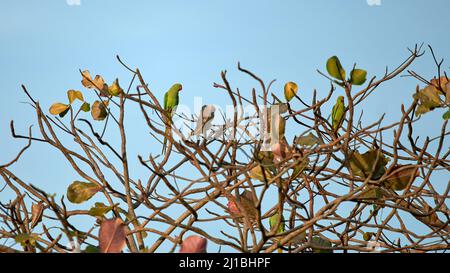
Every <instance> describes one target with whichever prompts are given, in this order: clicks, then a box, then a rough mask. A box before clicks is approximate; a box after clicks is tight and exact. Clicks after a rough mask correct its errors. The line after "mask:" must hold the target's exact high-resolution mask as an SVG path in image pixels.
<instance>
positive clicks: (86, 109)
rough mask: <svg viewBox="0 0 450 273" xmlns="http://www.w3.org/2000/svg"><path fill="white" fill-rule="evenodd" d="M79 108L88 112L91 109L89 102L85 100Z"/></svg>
mask: <svg viewBox="0 0 450 273" xmlns="http://www.w3.org/2000/svg"><path fill="white" fill-rule="evenodd" d="M80 110H81V111H83V112H89V111H91V105H90V104H89V103H87V102H85V103H83V104H82V105H81V107H80Z"/></svg>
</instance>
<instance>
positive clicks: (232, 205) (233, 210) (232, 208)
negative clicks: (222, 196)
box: [228, 200, 241, 217]
mask: <svg viewBox="0 0 450 273" xmlns="http://www.w3.org/2000/svg"><path fill="white" fill-rule="evenodd" d="M228 210H229V211H230V214H231V215H232V216H234V217H241V211H240V210H239V208H238V206H237V205H236V203H235V202H234V201H231V200H230V201H229V202H228Z"/></svg>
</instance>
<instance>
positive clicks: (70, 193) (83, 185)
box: [67, 181, 100, 204]
mask: <svg viewBox="0 0 450 273" xmlns="http://www.w3.org/2000/svg"><path fill="white" fill-rule="evenodd" d="M99 190H100V188H99V187H98V186H97V185H96V184H94V183H89V182H80V181H75V182H73V183H72V184H70V186H69V188H67V199H69V201H70V202H72V203H75V204H79V203H83V202H84V201H87V200H89V199H91V197H92V196H94V195H95V194H96V193H97V192H98V191H99Z"/></svg>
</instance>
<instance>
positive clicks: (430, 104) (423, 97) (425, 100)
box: [414, 85, 441, 116]
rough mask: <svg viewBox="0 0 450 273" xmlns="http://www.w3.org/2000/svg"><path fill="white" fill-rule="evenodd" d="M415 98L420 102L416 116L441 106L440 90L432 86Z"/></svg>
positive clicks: (418, 93)
mask: <svg viewBox="0 0 450 273" xmlns="http://www.w3.org/2000/svg"><path fill="white" fill-rule="evenodd" d="M414 98H415V99H416V100H418V106H417V110H416V116H420V115H422V114H425V113H427V112H429V111H432V110H433V109H435V108H436V107H439V106H440V105H441V101H440V99H439V90H437V89H436V87H434V86H432V85H430V86H427V87H425V88H424V89H422V90H420V91H419V92H417V93H416V94H414Z"/></svg>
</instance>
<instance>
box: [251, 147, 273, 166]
mask: <svg viewBox="0 0 450 273" xmlns="http://www.w3.org/2000/svg"><path fill="white" fill-rule="evenodd" d="M255 160H256V161H257V162H259V163H260V164H261V166H263V167H265V168H273V166H274V163H273V153H272V152H271V151H260V152H258V154H257V155H256V158H255Z"/></svg>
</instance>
